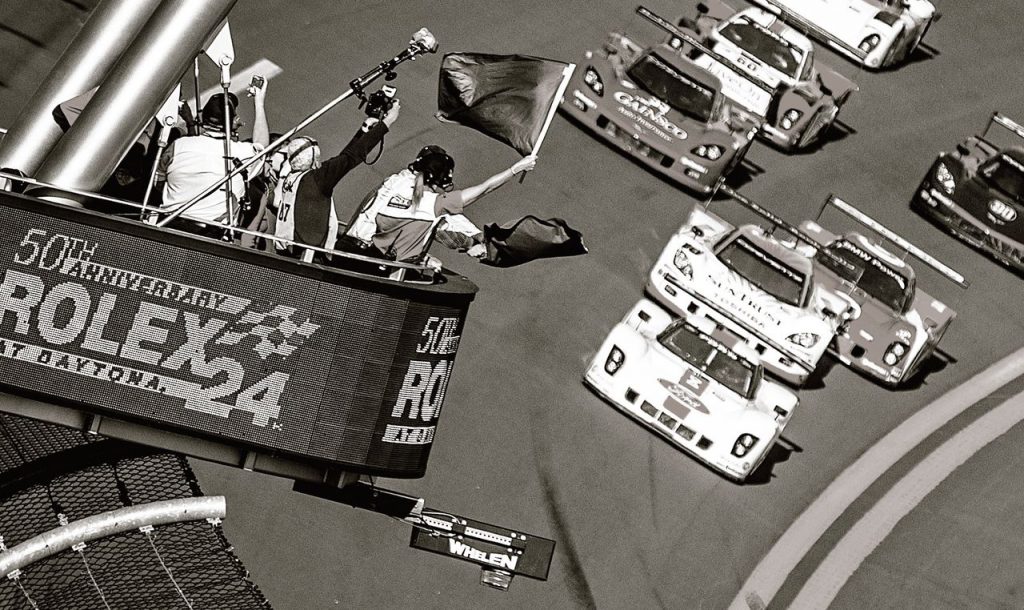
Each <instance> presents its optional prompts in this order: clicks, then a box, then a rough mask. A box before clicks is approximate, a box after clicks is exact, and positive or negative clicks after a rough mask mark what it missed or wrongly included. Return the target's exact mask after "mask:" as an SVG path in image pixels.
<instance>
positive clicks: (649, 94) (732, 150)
mask: <svg viewBox="0 0 1024 610" xmlns="http://www.w3.org/2000/svg"><path fill="white" fill-rule="evenodd" d="M637 11H638V12H640V14H641V15H644V16H645V17H648V15H651V16H653V17H654V18H656V19H659V20H660V17H657V16H656V15H653V13H650V12H649V11H647V10H646V9H644V8H643V7H640V8H639V9H637ZM641 11H644V12H641ZM649 18H650V17H649ZM662 22H663V20H662ZM656 23H659V24H660V22H657V21H656ZM664 23H667V22H664ZM669 27H670V28H672V29H673V30H677V28H675V27H674V26H671V25H670V24H669ZM585 58H586V59H585V61H584V62H583V69H582V70H576V72H575V74H574V75H573V77H572V79H571V80H570V83H569V86H568V89H567V91H568V95H566V97H565V99H564V100H563V102H562V105H561V108H562V110H563V111H564V112H566V113H567V114H568V115H569V116H570V117H571V118H573V119H575V120H576V121H577V122H579V123H580V124H581V125H583V126H584V127H587V128H588V129H590V130H592V131H593V132H594V133H596V134H597V135H598V136H600V137H602V138H604V139H605V140H607V141H609V142H611V143H612V144H614V145H615V146H617V147H618V148H619V149H621V150H623V151H625V152H627V153H629V154H630V155H631V156H633V157H634V158H635V159H637V160H638V161H640V162H642V163H643V164H644V165H646V166H647V167H649V168H651V169H652V170H654V171H656V172H658V173H660V174H662V175H664V176H666V177H667V178H670V179H672V180H675V181H677V182H679V183H680V184H682V185H684V186H686V187H688V188H691V189H693V190H695V191H698V192H701V193H710V192H712V191H713V190H714V189H715V188H716V187H717V186H718V185H719V184H720V183H721V181H722V180H723V179H724V177H725V176H726V175H727V174H728V173H729V171H731V170H732V169H733V168H734V167H735V166H736V165H738V164H739V162H740V161H741V160H742V158H743V156H744V155H745V154H746V152H747V149H748V148H750V144H751V142H752V140H753V138H754V134H755V133H756V132H757V129H758V126H759V120H758V119H757V117H755V116H753V115H751V114H750V113H748V112H746V111H744V110H742V109H741V108H738V107H734V106H732V105H730V103H729V102H728V100H727V99H726V97H725V96H724V95H723V93H722V83H721V81H720V80H719V79H718V77H717V76H715V75H713V74H711V73H710V72H708V71H707V70H706V69H704V68H702V67H701V66H699V65H697V64H696V63H694V62H693V61H691V60H689V59H687V58H685V57H682V56H680V54H679V53H678V52H677V51H676V50H675V49H673V48H672V47H670V46H669V45H668V44H659V45H656V46H653V47H647V48H644V47H641V46H639V45H638V44H637V43H635V42H634V41H633V40H631V39H630V38H628V37H627V36H626V35H625V34H623V33H619V32H613V33H612V34H611V35H610V36H609V40H608V42H607V43H605V45H604V47H603V48H602V50H601V51H598V52H592V51H587V52H586V54H585Z"/></svg>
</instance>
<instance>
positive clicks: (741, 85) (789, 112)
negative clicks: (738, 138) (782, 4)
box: [669, 0, 857, 151]
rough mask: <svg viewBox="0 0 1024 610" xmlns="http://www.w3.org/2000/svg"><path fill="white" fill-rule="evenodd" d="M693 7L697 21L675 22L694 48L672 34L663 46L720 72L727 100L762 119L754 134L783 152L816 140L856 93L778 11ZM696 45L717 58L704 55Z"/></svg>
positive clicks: (712, 0)
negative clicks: (686, 34)
mask: <svg viewBox="0 0 1024 610" xmlns="http://www.w3.org/2000/svg"><path fill="white" fill-rule="evenodd" d="M697 10H698V11H699V16H698V18H697V19H696V20H691V19H689V18H685V17H684V18H683V19H681V20H680V21H679V24H680V26H683V27H684V28H686V29H689V30H691V31H692V32H693V34H694V36H695V37H696V38H697V39H698V40H699V44H700V46H697V47H696V48H695V46H694V44H693V41H692V40H690V39H687V38H683V39H680V38H675V37H673V38H671V39H670V40H669V44H671V45H672V46H675V47H678V48H679V49H680V50H681V51H682V52H684V53H686V54H688V55H689V56H690V58H691V59H693V60H694V61H695V62H696V63H697V64H698V65H700V66H703V67H704V68H706V69H707V70H708V71H709V72H712V73H713V74H715V75H716V76H718V77H719V78H720V79H721V81H722V85H723V87H724V92H725V95H726V96H728V97H729V99H730V100H732V101H733V102H734V103H736V104H739V105H740V106H743V107H744V108H746V109H747V110H749V111H751V112H753V113H755V114H757V115H758V116H760V117H763V119H764V122H763V124H762V125H761V132H760V135H761V136H762V137H763V138H764V139H766V140H768V141H769V142H771V143H772V144H774V145H776V146H778V147H780V148H782V149H783V150H787V151H792V150H798V149H803V148H807V147H808V146H810V145H811V144H813V143H814V142H815V141H817V140H818V139H819V138H820V137H821V136H822V134H824V133H825V132H826V131H827V130H828V129H829V127H831V126H832V124H833V123H834V122H835V119H836V116H837V115H838V114H839V109H840V107H841V106H842V105H843V103H844V102H845V101H846V100H847V98H849V96H850V94H851V93H853V92H854V91H856V90H857V86H856V85H855V84H854V83H853V82H852V81H850V80H849V79H847V78H846V77H845V76H843V75H841V74H839V73H838V72H836V71H834V70H832V69H831V68H829V67H828V66H825V65H823V64H822V62H821V61H819V60H817V59H816V58H815V57H814V46H813V45H812V44H811V42H810V41H809V40H808V39H807V37H806V36H804V35H803V34H801V33H800V32H798V31H796V30H795V29H793V28H791V27H789V26H788V25H786V24H785V23H783V21H782V20H781V19H779V18H778V16H777V15H775V14H772V13H770V12H768V11H766V10H764V9H760V8H756V7H748V8H745V9H743V10H742V11H739V12H737V11H736V10H735V9H733V8H732V7H730V6H729V5H727V4H725V3H724V2H721V0H707V1H706V2H701V3H699V4H698V5H697ZM686 29H684V30H683V31H684V33H685V32H686ZM701 46H702V47H706V48H709V49H711V50H713V51H714V52H715V55H714V56H712V55H709V54H707V53H704V52H702V51H701V50H700V48H701ZM751 81H754V83H752V82H751ZM755 83H760V84H761V85H763V86H762V87H758V86H755Z"/></svg>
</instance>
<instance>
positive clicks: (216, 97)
mask: <svg viewBox="0 0 1024 610" xmlns="http://www.w3.org/2000/svg"><path fill="white" fill-rule="evenodd" d="M228 103H229V104H231V115H232V116H235V110H236V109H237V108H238V96H237V95H235V94H234V93H231V92H230V91H229V92H228ZM203 124H204V125H207V126H208V127H218V128H221V129H223V128H224V94H223V93H214V94H213V95H211V96H210V99H208V100H206V104H205V105H203Z"/></svg>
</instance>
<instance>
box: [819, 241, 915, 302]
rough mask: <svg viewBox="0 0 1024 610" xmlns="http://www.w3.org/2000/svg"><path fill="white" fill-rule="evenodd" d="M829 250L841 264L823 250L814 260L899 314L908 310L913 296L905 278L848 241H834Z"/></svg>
mask: <svg viewBox="0 0 1024 610" xmlns="http://www.w3.org/2000/svg"><path fill="white" fill-rule="evenodd" d="M827 251H828V252H829V253H831V254H832V255H833V256H835V257H836V258H838V259H839V261H837V260H835V259H833V258H832V257H830V256H828V254H826V253H825V252H824V251H819V252H818V255H817V256H816V257H815V259H816V260H817V261H818V262H819V263H821V264H822V265H824V266H825V267H827V268H829V269H831V270H832V271H833V272H835V273H836V275H838V276H839V277H841V278H843V279H845V280H847V281H849V282H852V283H853V284H854V285H855V286H857V288H860V289H861V290H863V291H864V292H865V293H866V294H867V295H868V296H870V297H871V298H873V299H875V300H876V301H879V302H881V303H882V304H884V305H885V306H886V307H888V308H889V309H891V310H893V311H895V312H896V313H904V312H905V311H906V309H907V306H908V305H909V304H910V301H911V298H912V297H913V292H912V290H911V286H910V280H909V279H908V278H907V277H906V276H904V275H903V274H901V273H900V272H899V271H897V270H896V269H894V268H892V267H891V266H889V265H888V264H886V263H885V261H883V260H882V259H880V258H878V257H877V256H875V255H874V254H872V253H870V252H868V251H867V250H864V249H863V248H861V247H859V246H857V245H856V244H853V243H851V242H849V241H847V240H845V239H840V240H836V241H834V242H832V243H831V244H829V245H828V247H827ZM840 261H842V262H840ZM842 263H846V265H845V266H844V265H843V264H842Z"/></svg>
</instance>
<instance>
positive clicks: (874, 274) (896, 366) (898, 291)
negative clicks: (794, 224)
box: [800, 195, 968, 386]
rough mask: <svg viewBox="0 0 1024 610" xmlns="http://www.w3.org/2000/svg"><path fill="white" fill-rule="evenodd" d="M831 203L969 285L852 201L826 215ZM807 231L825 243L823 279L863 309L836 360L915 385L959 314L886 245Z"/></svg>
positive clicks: (842, 336) (817, 261) (818, 270)
mask: <svg viewBox="0 0 1024 610" xmlns="http://www.w3.org/2000/svg"><path fill="white" fill-rule="evenodd" d="M829 205H831V206H833V207H835V208H836V209H838V210H840V211H842V212H844V213H845V214H847V215H848V216H850V217H851V218H853V219H854V220H857V221H858V222H860V223H861V224H862V225H864V226H865V227H867V228H868V229H871V230H872V231H873V232H874V233H875V234H877V235H879V236H881V237H882V238H883V239H884V240H886V241H887V242H888V243H891V244H893V245H894V246H896V247H897V248H898V249H900V250H902V251H903V253H906V254H910V255H911V256H913V257H915V258H916V259H917V260H918V261H920V262H922V263H924V264H926V265H928V266H929V267H931V268H933V269H934V270H935V271H937V272H939V273H940V274H941V275H943V276H944V277H946V278H947V279H949V280H950V281H952V282H954V283H956V284H957V285H958V286H960V287H962V288H966V287H967V285H968V282H967V280H966V279H964V276H963V275H961V274H960V273H957V272H956V271H954V270H952V269H950V268H949V267H948V266H946V265H944V264H943V263H941V262H939V261H938V260H936V259H935V258H933V257H932V256H930V255H929V254H927V253H926V252H924V251H923V250H921V249H920V248H917V247H916V246H914V245H913V244H911V243H909V242H907V241H906V240H904V239H903V238H902V237H900V236H899V235H897V234H896V233H893V232H892V231H891V230H890V229H888V228H886V227H885V226H883V225H881V224H880V223H878V222H877V221H876V220H874V219H873V218H871V217H870V216H867V215H866V214H864V213H863V212H861V211H860V210H858V209H857V208H855V207H853V206H852V205H850V204H849V203H847V202H845V201H843V200H842V199H839V198H838V197H836V196H834V195H830V196H829V198H828V199H827V200H826V201H825V205H824V206H822V213H824V210H825V208H827V207H828V206H829ZM820 216H821V214H819V218H820ZM800 228H801V229H803V230H804V231H805V232H806V233H807V234H808V235H810V236H811V237H813V238H814V239H816V240H817V241H818V243H819V244H820V245H821V250H820V251H819V253H818V254H817V255H816V256H815V257H814V274H815V278H817V281H818V282H820V283H822V284H824V285H825V286H827V287H829V288H831V289H833V290H835V291H836V292H839V293H841V294H846V295H847V296H849V297H850V298H851V299H852V300H853V301H854V303H855V304H856V307H855V313H854V314H853V315H852V316H851V318H850V321H849V322H848V323H847V324H846V325H844V326H843V327H842V329H841V332H840V333H839V334H838V335H837V336H836V339H835V341H834V342H833V343H832V345H831V350H832V351H833V353H834V354H835V356H836V357H837V358H838V359H839V361H840V362H842V363H843V364H845V365H847V366H849V367H851V368H853V369H854V370H857V371H859V372H861V373H864V374H865V375H868V376H870V377H873V378H875V379H877V380H878V381H880V382H882V383H883V384H885V385H888V386H896V385H899V384H901V383H903V382H905V381H906V380H908V379H909V378H910V377H912V376H913V375H914V374H915V373H916V372H917V371H918V370H920V367H921V365H922V364H923V363H924V362H925V361H926V360H927V359H928V358H929V357H930V356H931V355H932V354H933V353H934V352H935V349H936V348H937V347H938V345H939V341H940V340H941V339H942V335H943V334H944V333H945V332H946V329H947V328H949V324H950V322H952V321H953V318H955V317H956V312H955V311H953V310H952V309H950V308H949V307H947V306H946V305H945V304H944V303H942V302H941V301H939V300H937V299H935V298H933V297H931V296H929V295H928V294H927V293H925V292H924V291H923V290H921V289H920V288H918V286H917V277H916V274H915V272H914V269H913V267H911V266H910V264H909V263H907V262H906V260H905V258H906V257H905V256H900V255H898V254H895V253H893V252H891V251H889V250H888V249H887V248H886V247H884V246H883V245H882V243H880V241H879V240H877V239H871V238H869V237H867V236H865V235H862V234H860V233H858V232H849V233H846V234H844V235H836V234H835V233H832V232H830V231H828V230H826V229H824V228H823V227H822V226H821V225H819V224H818V222H816V221H811V220H807V221H804V222H802V223H800ZM826 254H831V256H827V255H826Z"/></svg>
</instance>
